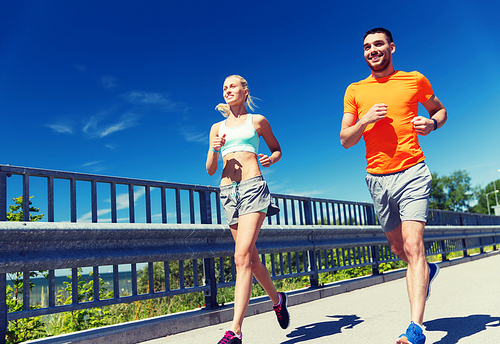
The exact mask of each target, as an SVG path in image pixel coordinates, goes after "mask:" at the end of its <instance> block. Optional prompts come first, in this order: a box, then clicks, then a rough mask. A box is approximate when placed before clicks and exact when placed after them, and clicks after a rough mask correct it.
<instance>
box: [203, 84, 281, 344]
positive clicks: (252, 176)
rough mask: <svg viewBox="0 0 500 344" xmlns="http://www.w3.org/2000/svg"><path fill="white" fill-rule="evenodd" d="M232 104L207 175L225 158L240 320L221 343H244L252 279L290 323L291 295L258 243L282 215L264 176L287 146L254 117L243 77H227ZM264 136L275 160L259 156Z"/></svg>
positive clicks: (223, 192) (214, 138)
mask: <svg viewBox="0 0 500 344" xmlns="http://www.w3.org/2000/svg"><path fill="white" fill-rule="evenodd" d="M223 96H224V100H225V101H226V104H219V105H217V107H216V109H217V110H219V111H220V112H221V113H222V114H223V115H224V117H226V119H225V120H224V121H221V122H218V123H215V124H214V125H213V126H212V129H211V130H210V148H209V150H208V155H207V172H208V174H209V175H213V174H214V173H215V172H216V171H217V167H218V160H219V155H222V161H223V164H224V169H223V171H222V178H221V182H220V200H221V203H222V206H223V208H224V213H225V215H226V220H227V223H228V225H229V227H230V228H231V234H232V235H233V238H234V242H235V250H234V262H235V264H236V272H237V273H236V287H235V291H234V317H233V322H232V324H231V329H230V330H229V331H226V333H225V334H224V337H223V338H222V339H221V340H220V341H219V344H241V338H242V333H241V326H242V323H243V318H244V316H245V313H246V310H247V307H248V303H249V301H250V294H251V291H252V275H253V276H255V279H256V280H257V281H258V282H259V283H260V285H261V286H262V288H264V290H265V291H266V293H267V295H269V297H270V298H271V301H272V302H273V309H274V311H275V312H276V315H277V317H278V322H279V324H280V326H281V327H282V328H283V329H285V328H287V327H288V325H289V323H290V316H289V314H288V310H287V296H286V294H285V293H278V292H277V291H276V288H275V287H274V284H273V282H272V280H271V276H270V275H269V271H268V270H267V268H266V267H265V266H264V265H263V264H262V263H261V262H260V260H259V254H258V252H257V248H256V247H255V241H256V240H257V236H258V235H259V231H260V227H261V226H262V223H263V222H264V219H265V218H266V216H271V215H275V214H277V213H278V212H279V209H278V207H276V205H274V204H273V203H272V202H271V195H270V193H269V189H268V187H267V184H266V182H265V181H264V178H263V177H262V173H261V171H260V168H259V162H260V164H261V165H262V166H263V167H269V166H271V165H272V164H274V163H276V162H278V161H279V160H280V159H281V148H280V145H279V143H278V140H276V137H274V134H273V132H272V130H271V126H270V125H269V122H268V121H267V119H266V118H265V117H264V116H261V115H252V114H249V113H248V111H247V108H246V106H245V105H247V106H248V108H249V109H250V110H253V106H254V105H255V104H254V102H253V100H252V98H251V97H250V94H249V91H248V84H247V82H246V80H245V79H243V78H242V77H241V76H239V75H231V76H229V77H227V78H226V80H225V81H224V86H223ZM261 136H262V137H263V138H264V141H265V142H266V144H267V146H268V147H269V150H270V151H271V152H272V153H271V156H267V155H265V154H258V151H259V139H260V137H261Z"/></svg>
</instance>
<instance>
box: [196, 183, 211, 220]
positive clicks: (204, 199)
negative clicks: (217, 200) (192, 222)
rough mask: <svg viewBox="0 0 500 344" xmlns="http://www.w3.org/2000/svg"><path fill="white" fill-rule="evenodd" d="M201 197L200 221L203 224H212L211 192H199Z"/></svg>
mask: <svg viewBox="0 0 500 344" xmlns="http://www.w3.org/2000/svg"><path fill="white" fill-rule="evenodd" d="M198 193H199V195H200V220H201V223H203V224H212V204H211V202H210V191H208V190H201V191H198Z"/></svg>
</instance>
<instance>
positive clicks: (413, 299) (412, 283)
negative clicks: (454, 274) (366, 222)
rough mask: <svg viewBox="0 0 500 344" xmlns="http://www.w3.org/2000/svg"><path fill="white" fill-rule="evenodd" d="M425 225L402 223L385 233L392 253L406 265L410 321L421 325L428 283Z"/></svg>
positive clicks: (415, 222) (414, 222)
mask: <svg viewBox="0 0 500 344" xmlns="http://www.w3.org/2000/svg"><path fill="white" fill-rule="evenodd" d="M424 229H425V223H424V222H420V221H403V222H402V223H401V225H400V226H399V227H398V228H396V229H395V230H393V231H391V232H387V233H385V235H386V237H387V240H389V243H390V245H391V249H392V251H393V252H394V253H395V254H396V255H398V257H399V258H401V259H402V260H403V261H404V262H406V263H407V264H408V269H407V272H406V285H407V288H408V296H409V298H410V307H411V320H412V321H413V322H415V323H417V324H419V325H422V322H423V319H424V310H425V298H426V295H427V287H428V283H429V267H428V265H427V260H426V259H425V247H424Z"/></svg>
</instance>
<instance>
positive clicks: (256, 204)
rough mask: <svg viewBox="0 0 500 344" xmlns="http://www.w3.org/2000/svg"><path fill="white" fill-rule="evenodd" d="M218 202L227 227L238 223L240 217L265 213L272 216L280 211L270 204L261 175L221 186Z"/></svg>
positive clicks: (269, 195) (267, 189) (265, 184)
mask: <svg viewBox="0 0 500 344" xmlns="http://www.w3.org/2000/svg"><path fill="white" fill-rule="evenodd" d="M220 201H221V204H222V207H223V208H224V213H225V215H226V220H227V223H228V225H234V224H236V223H238V217H239V216H240V215H245V214H250V213H256V212H259V211H265V212H266V216H272V215H276V214H277V213H278V212H279V211H280V209H279V208H278V207H277V206H276V205H274V204H273V203H272V201H271V194H270V193H269V188H268V187H267V183H266V181H265V180H264V177H262V175H260V176H257V177H253V178H249V179H245V180H242V181H241V182H239V183H236V182H234V183H233V184H229V185H223V186H221V187H220Z"/></svg>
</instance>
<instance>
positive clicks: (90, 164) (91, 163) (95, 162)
mask: <svg viewBox="0 0 500 344" xmlns="http://www.w3.org/2000/svg"><path fill="white" fill-rule="evenodd" d="M101 162H102V160H99V161H91V162H87V163H85V164H83V167H88V166H92V165H97V164H100V163H101Z"/></svg>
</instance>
